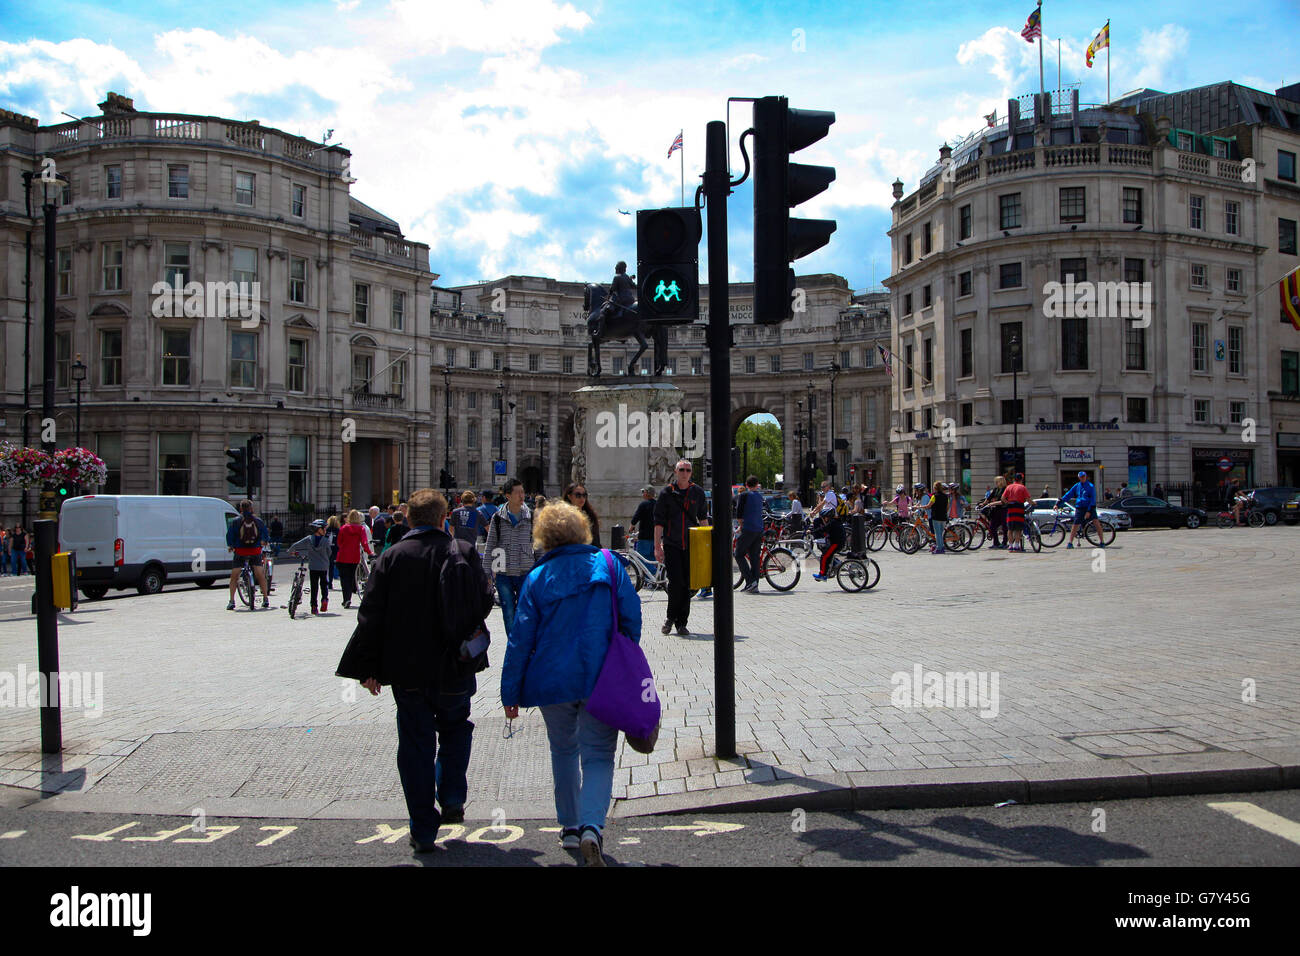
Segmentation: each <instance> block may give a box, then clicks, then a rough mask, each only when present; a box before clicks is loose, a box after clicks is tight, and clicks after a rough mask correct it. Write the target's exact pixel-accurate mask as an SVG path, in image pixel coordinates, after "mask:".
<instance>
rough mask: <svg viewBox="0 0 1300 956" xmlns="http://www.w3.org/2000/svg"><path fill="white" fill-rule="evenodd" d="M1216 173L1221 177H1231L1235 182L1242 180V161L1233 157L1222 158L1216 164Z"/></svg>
mask: <svg viewBox="0 0 1300 956" xmlns="http://www.w3.org/2000/svg"><path fill="white" fill-rule="evenodd" d="M1214 174H1215V175H1216V176H1218V177H1219V178H1220V179H1231V180H1232V181H1233V182H1237V183H1239V182H1241V163H1238V162H1235V161H1233V160H1231V159H1221V160H1219V161H1218V162H1216V163H1215V164H1214Z"/></svg>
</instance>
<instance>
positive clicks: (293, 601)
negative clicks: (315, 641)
mask: <svg viewBox="0 0 1300 956" xmlns="http://www.w3.org/2000/svg"><path fill="white" fill-rule="evenodd" d="M306 580H307V559H306V557H303V556H299V558H298V570H297V571H295V572H294V575H293V587H292V588H290V589H289V619H290V620H293V618H294V616H295V615H296V614H297V613H298V606H299V605H300V604H302V586H303V583H304V582H305V581H306Z"/></svg>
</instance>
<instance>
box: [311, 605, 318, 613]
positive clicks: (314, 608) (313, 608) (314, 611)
mask: <svg viewBox="0 0 1300 956" xmlns="http://www.w3.org/2000/svg"><path fill="white" fill-rule="evenodd" d="M311 612H312V613H313V614H319V613H320V611H318V610H316V606H315V605H312V609H311Z"/></svg>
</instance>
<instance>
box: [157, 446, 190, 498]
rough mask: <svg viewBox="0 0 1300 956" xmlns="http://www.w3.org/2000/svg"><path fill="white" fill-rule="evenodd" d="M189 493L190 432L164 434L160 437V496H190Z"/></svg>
mask: <svg viewBox="0 0 1300 956" xmlns="http://www.w3.org/2000/svg"><path fill="white" fill-rule="evenodd" d="M189 493H190V435H189V432H179V433H168V432H163V433H161V434H160V435H159V436H158V494H160V495H188V494H189Z"/></svg>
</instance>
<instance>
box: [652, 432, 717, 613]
mask: <svg viewBox="0 0 1300 956" xmlns="http://www.w3.org/2000/svg"><path fill="white" fill-rule="evenodd" d="M708 509H709V502H708V499H707V498H705V496H704V489H703V488H701V487H700V486H699V485H697V484H694V483H693V482H692V481H691V463H690V462H689V461H687V460H686V459H685V458H683V459H682V460H681V461H679V462H678V463H677V467H676V469H675V470H674V471H673V483H672V484H670V485H668V486H667V487H666V488H664V490H663V491H661V492H659V500H658V501H657V502H656V503H655V560H656V561H661V562H663V564H664V570H665V571H666V572H667V574H668V616H667V620H665V621H664V626H663V633H665V634H667V633H668V632H669V631H670V630H672V627H673V625H674V624H676V625H677V633H678V634H680V635H681V636H682V637H686V636H688V635H689V634H690V633H691V632H690V631H689V630H687V629H686V620H687V618H689V617H690V615H691V589H690V569H691V552H690V547H691V538H690V529H691V528H694V527H695V526H696V525H698V524H703V523H704V520H705V516H706V515H707V514H708Z"/></svg>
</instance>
